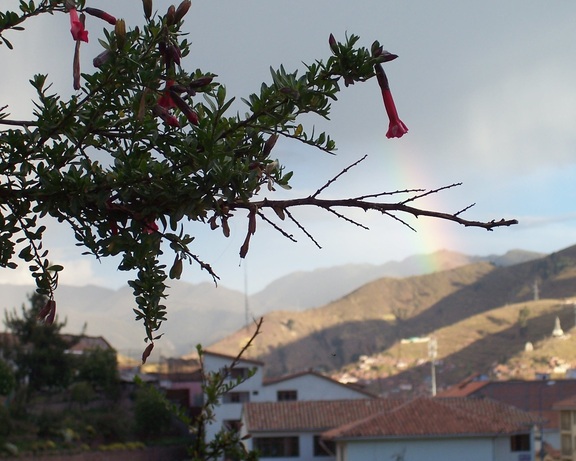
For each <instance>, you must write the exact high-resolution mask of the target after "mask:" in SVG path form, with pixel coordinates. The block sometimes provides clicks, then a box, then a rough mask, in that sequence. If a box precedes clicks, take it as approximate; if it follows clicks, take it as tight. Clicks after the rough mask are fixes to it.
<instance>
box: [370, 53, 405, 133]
mask: <svg viewBox="0 0 576 461" xmlns="http://www.w3.org/2000/svg"><path fill="white" fill-rule="evenodd" d="M374 70H375V71H376V78H377V79H378V85H379V86H380V91H381V92H382V99H383V100H384V107H385V108H386V113H387V114H388V119H389V120H390V124H389V126H388V132H387V133H386V137H387V138H401V137H402V136H404V135H405V134H406V133H408V127H407V126H406V125H405V124H404V122H403V121H402V120H400V117H398V112H397V111H396V105H395V104H394V99H393V98H392V93H391V92H390V86H389V85H388V78H387V77H386V74H385V73H384V69H383V68H382V66H381V65H380V64H377V65H376V66H375V67H374Z"/></svg>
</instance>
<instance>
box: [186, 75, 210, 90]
mask: <svg viewBox="0 0 576 461" xmlns="http://www.w3.org/2000/svg"><path fill="white" fill-rule="evenodd" d="M212 80H214V76H213V75H206V76H204V77H200V78H197V79H196V80H192V81H191V82H190V83H189V84H188V86H189V87H190V88H201V87H203V86H206V85H209V84H210V83H212Z"/></svg>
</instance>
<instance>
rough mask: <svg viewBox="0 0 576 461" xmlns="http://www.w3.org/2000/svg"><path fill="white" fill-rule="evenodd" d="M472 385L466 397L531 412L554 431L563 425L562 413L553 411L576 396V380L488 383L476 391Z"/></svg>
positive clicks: (445, 393)
mask: <svg viewBox="0 0 576 461" xmlns="http://www.w3.org/2000/svg"><path fill="white" fill-rule="evenodd" d="M472 384H473V383H470V386H466V387H467V389H468V390H469V392H467V393H466V394H465V395H469V396H473V397H481V396H483V397H489V398H491V399H494V400H498V401H499V402H503V403H506V404H508V405H513V406H515V407H516V408H520V409H522V410H524V411H530V412H532V413H533V414H535V415H538V416H539V417H540V416H541V417H542V418H543V419H544V420H545V421H546V427H547V428H550V429H558V427H559V424H560V420H559V414H558V412H556V411H553V407H554V406H555V404H556V403H558V402H560V401H562V400H566V399H568V398H570V397H572V396H576V379H559V380H532V381H524V380H509V381H487V382H486V381H484V385H483V386H481V387H479V388H474V386H472ZM446 395H450V393H447V392H443V393H442V394H440V395H439V397H444V396H446Z"/></svg>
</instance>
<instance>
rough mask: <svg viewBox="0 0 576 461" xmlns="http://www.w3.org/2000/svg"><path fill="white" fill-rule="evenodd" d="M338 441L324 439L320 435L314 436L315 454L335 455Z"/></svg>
mask: <svg viewBox="0 0 576 461" xmlns="http://www.w3.org/2000/svg"><path fill="white" fill-rule="evenodd" d="M335 454H336V443H334V442H333V441H332V440H322V437H320V436H319V435H315V436H314V456H334V455H335Z"/></svg>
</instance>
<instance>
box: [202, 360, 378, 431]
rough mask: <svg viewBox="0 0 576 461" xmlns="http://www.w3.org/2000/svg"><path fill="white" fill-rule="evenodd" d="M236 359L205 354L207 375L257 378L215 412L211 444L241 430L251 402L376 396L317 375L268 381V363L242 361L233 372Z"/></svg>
mask: <svg viewBox="0 0 576 461" xmlns="http://www.w3.org/2000/svg"><path fill="white" fill-rule="evenodd" d="M233 360H234V357H231V356H228V355H223V354H218V353H215V352H210V351H205V352H204V357H203V361H204V372H205V373H210V372H218V371H220V372H224V373H226V374H227V375H228V379H229V380H233V379H236V378H237V377H239V376H242V377H246V376H249V373H250V371H251V370H253V371H254V375H253V376H252V377H250V378H249V379H247V380H246V381H245V382H243V383H242V384H240V385H238V386H237V387H236V388H234V389H233V390H232V391H230V392H228V393H227V394H225V395H224V396H223V397H222V399H221V402H220V405H219V406H217V407H216V408H215V409H214V415H215V420H214V422H213V423H212V424H210V425H208V427H207V428H206V438H207V440H211V439H212V438H213V437H214V435H215V434H216V433H217V432H218V431H219V430H220V429H221V428H222V426H224V427H228V428H230V429H236V428H238V427H240V422H241V418H242V406H243V405H244V404H246V403H249V402H287V401H309V400H343V399H366V398H373V397H374V395H372V394H369V393H367V392H364V391H362V390H360V389H356V388H353V387H350V386H348V385H346V384H342V383H340V382H338V381H335V380H333V379H331V378H329V377H327V376H324V375H322V374H320V373H316V372H314V371H306V372H302V373H295V374H292V375H288V376H284V377H281V378H276V379H270V380H265V379H264V363H263V362H259V361H257V360H249V359H241V360H239V361H238V362H237V364H236V365H235V366H234V367H232V368H231V364H232V362H233Z"/></svg>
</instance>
